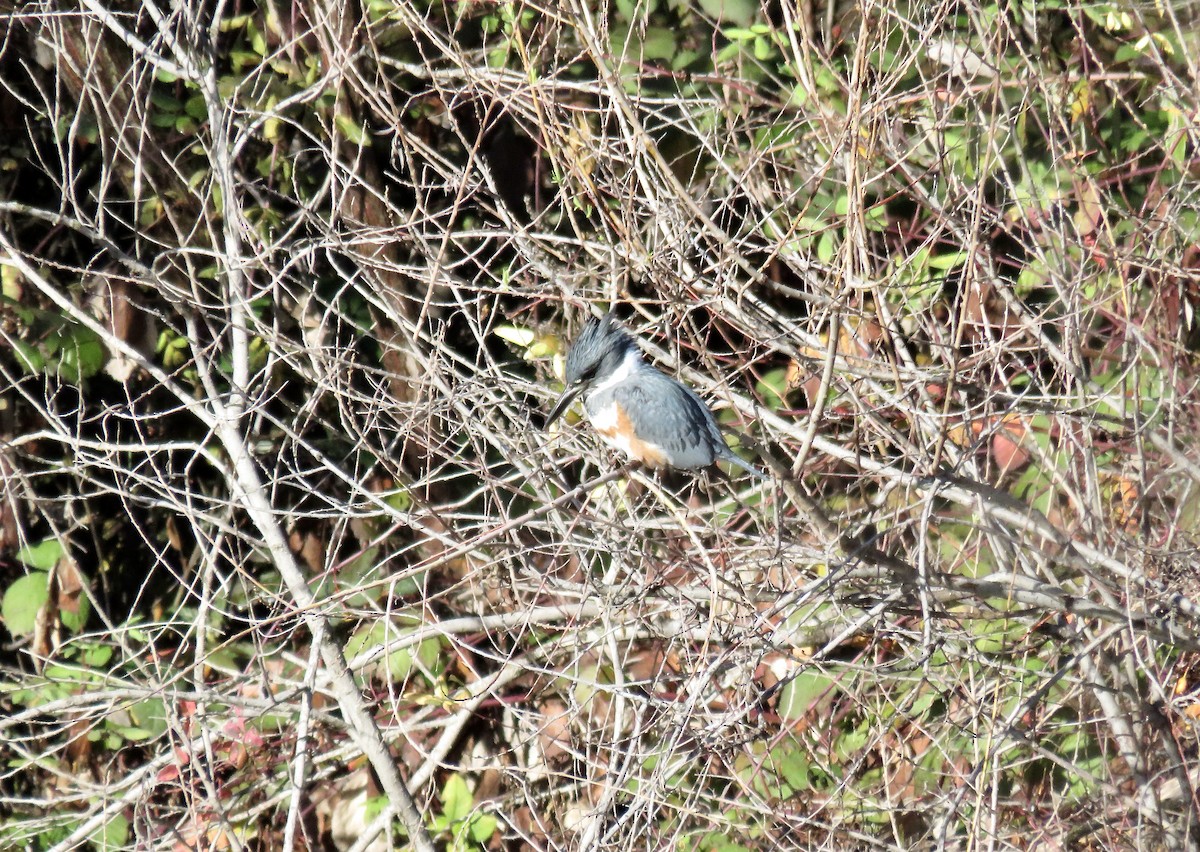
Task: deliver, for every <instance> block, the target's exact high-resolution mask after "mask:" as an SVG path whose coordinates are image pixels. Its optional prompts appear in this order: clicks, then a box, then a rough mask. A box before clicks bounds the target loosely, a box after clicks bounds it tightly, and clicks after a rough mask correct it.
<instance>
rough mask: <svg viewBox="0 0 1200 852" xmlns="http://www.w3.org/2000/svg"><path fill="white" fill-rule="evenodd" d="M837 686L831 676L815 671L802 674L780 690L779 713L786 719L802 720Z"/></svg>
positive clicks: (810, 670)
mask: <svg viewBox="0 0 1200 852" xmlns="http://www.w3.org/2000/svg"><path fill="white" fill-rule="evenodd" d="M835 685H836V681H834V679H833V678H831V677H830V676H829V675H827V674H824V673H822V672H819V671H815V670H813V669H809V670H808V671H805V672H801V673H800V674H798V675H796V677H794V678H792V679H791V680H790V681H789V682H788V683H786V684H784V686H783V688H782V689H780V690H779V705H778V712H779V715H780V717H782V718H784V719H801V718H803V717H804V716H805V715H807V714H808V713H809V712H810V711H812V710H813V709H815V705H816V704H817V703H818V702H819V701H821V700H823V699H824V698H825V697H826V694H827V693H828V692H829V690H830V689H832V688H833V687H834V686H835Z"/></svg>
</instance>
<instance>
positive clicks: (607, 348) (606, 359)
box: [546, 313, 766, 479]
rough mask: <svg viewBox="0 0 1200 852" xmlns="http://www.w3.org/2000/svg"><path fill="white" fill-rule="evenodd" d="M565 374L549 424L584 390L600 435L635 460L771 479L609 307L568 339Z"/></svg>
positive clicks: (664, 465) (586, 402)
mask: <svg viewBox="0 0 1200 852" xmlns="http://www.w3.org/2000/svg"><path fill="white" fill-rule="evenodd" d="M566 381H567V386H566V388H565V389H564V390H563V392H562V396H560V397H559V398H558V402H556V403H555V404H554V408H552V409H551V410H550V414H549V416H547V418H546V428H549V427H550V424H552V423H553V422H554V421H555V420H557V419H558V418H559V416H560V415H561V414H562V413H563V412H564V411H566V410H567V407H568V406H569V405H570V404H571V402H572V401H573V400H574V399H575V398H576V397H577V396H579V395H581V394H582V395H583V407H584V409H585V410H586V411H587V415H588V419H589V420H590V421H591V422H592V426H594V427H595V429H596V431H597V432H599V433H600V437H602V438H603V439H604V440H605V441H606V442H607V443H609V444H611V445H612V446H614V447H616V448H617V449H619V450H621V451H622V452H624V453H625V454H626V455H627V456H629V457H630V458H631V459H633V460H634V461H638V462H641V463H642V464H644V465H646V466H648V467H651V468H660V467H674V468H681V469H683V470H693V469H696V468H701V467H708V466H709V465H711V464H712V463H713V462H716V461H718V460H719V461H727V462H730V463H731V464H735V465H737V466H738V467H740V468H741V469H742V470H744V471H746V472H747V473H751V474H753V475H754V476H757V477H759V478H760V479H766V474H765V473H763V472H762V471H761V470H759V469H758V468H756V467H754V466H753V465H752V464H750V463H749V462H746V461H744V460H743V459H741V458H739V457H738V456H737V455H736V454H735V453H734V452H733V450H731V449H729V445H728V444H726V443H725V438H724V436H723V435H721V430H720V429H719V428H718V427H717V421H716V420H714V419H713V416H712V413H711V412H710V411H709V410H708V406H706V405H705V404H704V401H703V400H701V399H700V397H698V396H697V395H696V393H695V392H694V391H693V390H692V389H691V388H689V387H686V386H684V385H682V384H680V383H679V382H677V381H675V380H674V379H672V378H671V377H669V376H667V375H665V374H664V373H662V372H660V371H658V370H657V369H655V368H654V367H652V366H650V365H649V364H647V363H646V362H645V361H643V360H642V352H641V350H640V349H638V346H637V343H635V342H634V340H633V338H632V337H630V336H629V334H628V333H627V332H626V331H625V329H623V328H622V327H621V326H620V325H619V324H618V323H617V321H616V319H615V318H614V317H613V315H612V313H608V314H605V315H604V317H603V318H602V319H596V318H595V317H592V318H591V319H589V320H588V321H587V323H586V324H585V325H584V327H583V331H581V332H580V333H579V337H578V338H576V340H575V342H574V343H573V344H571V350H570V351H569V352H568V353H567V369H566Z"/></svg>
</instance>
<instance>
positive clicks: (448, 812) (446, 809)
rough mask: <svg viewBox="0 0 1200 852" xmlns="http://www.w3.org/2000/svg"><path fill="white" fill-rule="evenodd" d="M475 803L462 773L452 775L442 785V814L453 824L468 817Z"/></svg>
mask: <svg viewBox="0 0 1200 852" xmlns="http://www.w3.org/2000/svg"><path fill="white" fill-rule="evenodd" d="M474 804H475V800H474V798H473V797H472V796H471V791H470V790H468V789H467V782H466V781H464V780H463V779H462V776H461V775H451V776H450V777H449V778H448V779H446V785H445V786H444V787H442V814H443V815H445V817H446V818H447V819H448V820H449V821H450V823H451V824H453V823H456V822H461V821H462V820H464V819H466V818H467V817H468V816H469V815H470V813H471V808H472V807H473V806H474Z"/></svg>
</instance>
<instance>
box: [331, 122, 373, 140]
mask: <svg viewBox="0 0 1200 852" xmlns="http://www.w3.org/2000/svg"><path fill="white" fill-rule="evenodd" d="M333 123H334V125H336V126H337V129H338V132H340V133H341V134H342V135H343V136H345V137H346V138H347V139H348V140H350V141H351V142H353V143H354V144H355V145H366V144H367V143H368V142H369V141H370V140H369V139H368V137H367V132H366V130H365V129H364V128H363V126H362V125H361V124H357V123H355V121H354V119H352V118H350V116H348V115H338V116H335V117H334V119H333Z"/></svg>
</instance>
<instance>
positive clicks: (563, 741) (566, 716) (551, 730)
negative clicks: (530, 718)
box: [538, 698, 571, 766]
mask: <svg viewBox="0 0 1200 852" xmlns="http://www.w3.org/2000/svg"><path fill="white" fill-rule="evenodd" d="M538 710H539V711H540V712H541V714H542V718H543V719H544V720H545V722H544V723H543V724H542V725H541V727H539V728H538V747H539V748H540V749H541V752H542V760H543V761H545V763H546V764H547V765H548V766H554V765H556V763H558V764H560V763H561V761H562V760H563V759H564V758H566V757H569V756H570V754H571V718H570V713H569V711H568V710H567V705H566V704H565V703H564V702H563V701H561V700H559V699H557V698H551V699H548V700H546V701H543V702H542V703H541V705H540V706H539V707H538Z"/></svg>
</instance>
